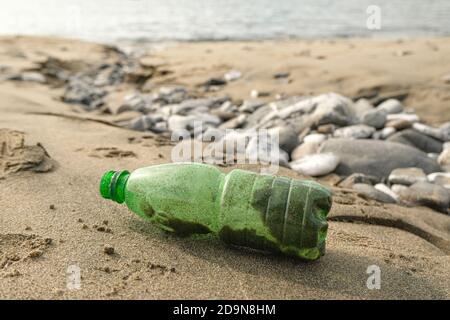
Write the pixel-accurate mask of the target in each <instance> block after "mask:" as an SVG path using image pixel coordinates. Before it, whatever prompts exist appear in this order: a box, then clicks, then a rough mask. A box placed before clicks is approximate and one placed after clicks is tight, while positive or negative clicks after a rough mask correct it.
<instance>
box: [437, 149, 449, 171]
mask: <svg viewBox="0 0 450 320" xmlns="http://www.w3.org/2000/svg"><path fill="white" fill-rule="evenodd" d="M438 163H439V164H440V165H441V167H442V170H444V171H446V172H450V149H445V150H444V151H442V153H441V154H440V155H439V158H438Z"/></svg>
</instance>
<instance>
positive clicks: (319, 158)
mask: <svg viewBox="0 0 450 320" xmlns="http://www.w3.org/2000/svg"><path fill="white" fill-rule="evenodd" d="M338 164H339V158H338V157H337V156H336V155H334V154H333V153H321V154H314V155H308V156H305V157H303V158H301V159H299V160H296V161H292V162H290V163H289V166H290V167H291V168H292V170H294V171H297V172H298V173H301V174H303V175H307V176H311V177H317V176H323V175H326V174H329V173H331V172H333V171H334V170H335V169H336V167H337V165H338Z"/></svg>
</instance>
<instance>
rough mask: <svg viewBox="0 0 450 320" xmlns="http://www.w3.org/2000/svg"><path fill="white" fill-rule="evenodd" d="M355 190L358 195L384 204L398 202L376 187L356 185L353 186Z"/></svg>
mask: <svg viewBox="0 0 450 320" xmlns="http://www.w3.org/2000/svg"><path fill="white" fill-rule="evenodd" d="M353 189H354V190H355V191H356V192H358V194H360V195H362V196H364V197H366V198H370V199H373V200H376V201H379V202H383V203H395V202H396V200H395V199H394V198H392V197H391V196H389V195H388V194H386V193H384V192H381V191H380V190H377V189H375V187H373V186H371V185H369V184H364V183H355V184H354V185H353Z"/></svg>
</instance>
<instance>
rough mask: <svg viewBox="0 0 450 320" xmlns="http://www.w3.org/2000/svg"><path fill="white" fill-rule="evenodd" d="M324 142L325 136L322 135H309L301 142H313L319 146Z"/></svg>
mask: <svg viewBox="0 0 450 320" xmlns="http://www.w3.org/2000/svg"><path fill="white" fill-rule="evenodd" d="M325 140H327V136H326V135H324V134H322V133H311V134H308V135H307V136H305V137H304V138H303V142H308V143H309V142H314V143H318V144H321V143H322V142H324V141H325Z"/></svg>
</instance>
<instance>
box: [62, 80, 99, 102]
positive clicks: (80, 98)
mask: <svg viewBox="0 0 450 320" xmlns="http://www.w3.org/2000/svg"><path fill="white" fill-rule="evenodd" d="M106 95H107V91H105V90H104V89H101V88H97V87H95V86H94V85H93V83H92V79H90V78H88V77H83V76H74V77H71V78H70V79H69V84H68V85H67V86H66V89H65V92H64V94H63V101H64V102H67V103H74V104H81V105H83V107H84V108H85V109H87V110H94V109H96V108H98V107H100V106H101V105H103V103H104V102H103V98H104V97H105V96H106Z"/></svg>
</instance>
